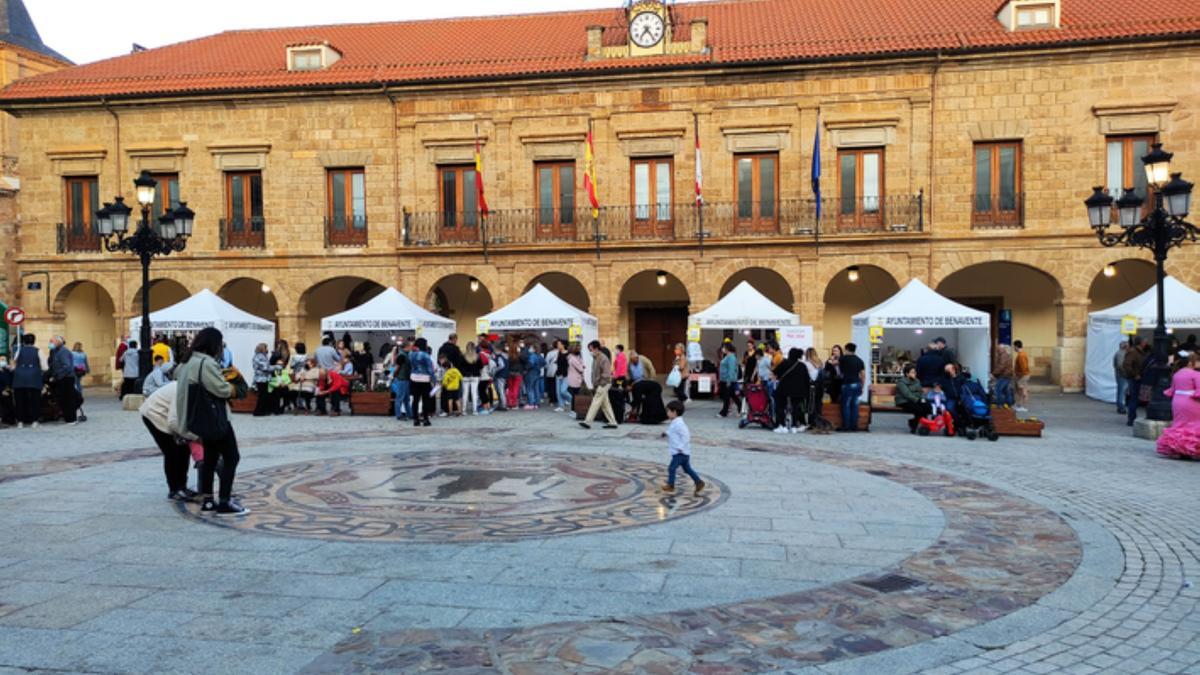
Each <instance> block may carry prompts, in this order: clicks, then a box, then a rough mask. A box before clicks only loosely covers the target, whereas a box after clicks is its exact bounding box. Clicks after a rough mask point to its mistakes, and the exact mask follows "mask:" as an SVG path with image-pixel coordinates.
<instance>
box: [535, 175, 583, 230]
mask: <svg viewBox="0 0 1200 675" xmlns="http://www.w3.org/2000/svg"><path fill="white" fill-rule="evenodd" d="M534 178H535V181H536V193H537V194H536V195H535V197H536V199H537V211H538V231H539V233H540V234H542V235H543V236H547V235H553V236H564V237H570V236H574V232H575V163H574V162H539V163H537V164H535V165H534Z"/></svg>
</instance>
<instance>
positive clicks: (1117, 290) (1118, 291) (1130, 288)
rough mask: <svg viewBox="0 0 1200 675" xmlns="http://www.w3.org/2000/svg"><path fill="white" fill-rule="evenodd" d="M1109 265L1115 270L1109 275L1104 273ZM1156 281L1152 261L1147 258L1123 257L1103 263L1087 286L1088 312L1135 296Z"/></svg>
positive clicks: (1114, 304)
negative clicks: (1089, 285)
mask: <svg viewBox="0 0 1200 675" xmlns="http://www.w3.org/2000/svg"><path fill="white" fill-rule="evenodd" d="M1109 265H1112V267H1113V270H1114V272H1115V273H1114V274H1113V276H1111V277H1109V276H1106V275H1105V274H1104V269H1105V268H1106V267H1108V266H1109ZM1156 281H1157V274H1156V272H1155V268H1154V263H1152V262H1150V261H1148V260H1141V259H1138V258H1125V259H1124V260H1117V261H1113V262H1109V263H1105V264H1104V265H1102V266H1101V267H1100V269H1099V270H1097V271H1096V274H1095V276H1094V277H1093V278H1092V285H1091V287H1089V288H1088V312H1089V313H1090V312H1097V311H1100V310H1102V309H1108V308H1109V307H1114V306H1116V305H1119V304H1121V303H1122V302H1125V301H1127V300H1131V299H1133V298H1136V297H1137V296H1139V295H1141V294H1142V293H1145V292H1146V290H1147V289H1150V288H1152V287H1153V286H1154V284H1155V282H1156Z"/></svg>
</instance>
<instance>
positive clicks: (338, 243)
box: [325, 215, 367, 248]
mask: <svg viewBox="0 0 1200 675" xmlns="http://www.w3.org/2000/svg"><path fill="white" fill-rule="evenodd" d="M366 245H367V217H366V216H351V215H336V216H326V217H325V247H326V248H338V247H363V246H366Z"/></svg>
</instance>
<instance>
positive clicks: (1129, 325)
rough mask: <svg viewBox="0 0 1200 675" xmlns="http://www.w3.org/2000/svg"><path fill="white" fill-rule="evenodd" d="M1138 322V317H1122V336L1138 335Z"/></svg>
mask: <svg viewBox="0 0 1200 675" xmlns="http://www.w3.org/2000/svg"><path fill="white" fill-rule="evenodd" d="M1137 332H1138V320H1137V317H1136V316H1125V317H1121V335H1137Z"/></svg>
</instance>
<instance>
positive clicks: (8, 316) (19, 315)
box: [4, 307, 25, 326]
mask: <svg viewBox="0 0 1200 675" xmlns="http://www.w3.org/2000/svg"><path fill="white" fill-rule="evenodd" d="M4 321H5V323H7V324H8V325H10V326H20V325H21V324H23V323H25V310H23V309H21V308H20V307H9V308H8V311H7V312H5V313H4Z"/></svg>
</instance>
